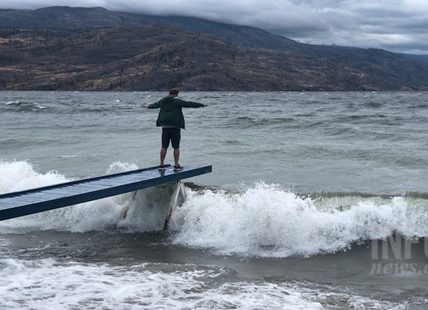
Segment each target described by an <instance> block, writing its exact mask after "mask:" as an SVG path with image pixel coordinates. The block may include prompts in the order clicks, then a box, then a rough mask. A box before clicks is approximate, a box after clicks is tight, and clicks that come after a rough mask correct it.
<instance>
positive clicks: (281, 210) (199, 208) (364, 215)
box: [170, 183, 428, 257]
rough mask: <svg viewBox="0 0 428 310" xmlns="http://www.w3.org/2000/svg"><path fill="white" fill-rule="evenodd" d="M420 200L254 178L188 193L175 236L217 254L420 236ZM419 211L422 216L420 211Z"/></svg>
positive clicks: (284, 251)
mask: <svg viewBox="0 0 428 310" xmlns="http://www.w3.org/2000/svg"><path fill="white" fill-rule="evenodd" d="M423 204H424V206H423V207H421V206H419V208H415V205H411V206H409V201H408V200H406V199H404V198H403V197H395V198H391V199H382V198H380V197H374V198H362V197H345V198H332V199H323V200H315V199H311V198H310V197H309V198H302V197H299V196H297V195H296V194H294V193H292V192H289V191H286V190H283V189H281V188H279V187H278V186H275V185H267V184H264V183H258V184H256V185H255V186H254V188H250V189H247V190H244V191H243V192H240V193H229V194H228V193H226V192H224V191H220V192H212V191H209V190H207V191H205V192H203V193H202V194H196V193H188V199H187V201H186V202H185V204H184V205H183V206H182V207H181V208H179V209H177V210H176V211H175V213H174V214H173V216H172V219H171V222H170V227H171V229H173V230H174V231H176V235H175V236H174V242H175V243H178V244H183V245H187V246H193V247H202V248H213V249H214V250H215V251H216V252H219V253H221V254H235V253H238V254H240V255H257V256H273V257H287V256H292V255H303V256H309V255H314V254H318V253H325V252H329V253H332V252H335V251H338V250H343V249H347V248H349V247H350V245H351V244H352V243H354V242H360V241H365V240H369V239H379V238H380V239H382V238H386V237H387V236H389V235H391V234H392V233H393V232H399V233H401V234H402V235H404V236H406V235H407V236H425V235H426V234H427V233H428V228H427V227H426V225H425V224H424V221H423V220H421V218H422V219H423V218H426V215H427V211H426V210H427V209H428V205H427V201H426V200H425V201H423ZM423 215H424V216H423Z"/></svg>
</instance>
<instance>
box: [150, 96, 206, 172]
mask: <svg viewBox="0 0 428 310" xmlns="http://www.w3.org/2000/svg"><path fill="white" fill-rule="evenodd" d="M144 106H145V107H146V108H148V109H159V108H160V111H159V115H158V118H157V120H156V126H159V127H162V148H161V150H160V165H159V170H165V163H164V161H165V157H166V152H167V150H168V147H169V143H170V141H171V145H172V148H173V149H174V171H179V170H183V167H181V166H180V164H179V159H180V139H181V128H183V129H184V128H185V123H184V115H183V111H182V108H201V107H207V106H209V104H207V103H198V102H192V101H185V100H181V99H179V98H178V89H176V88H173V89H171V90H170V91H169V95H168V96H166V97H164V98H162V99H161V100H159V101H158V102H155V103H152V104H145V105H144Z"/></svg>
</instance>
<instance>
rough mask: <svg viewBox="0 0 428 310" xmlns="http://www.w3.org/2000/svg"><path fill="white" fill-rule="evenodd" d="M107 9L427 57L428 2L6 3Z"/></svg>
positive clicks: (10, 3) (5, 0) (5, 3)
mask: <svg viewBox="0 0 428 310" xmlns="http://www.w3.org/2000/svg"><path fill="white" fill-rule="evenodd" d="M54 5H68V6H74V7H78V6H81V7H95V6H98V7H104V8H106V9H108V10H112V11H124V12H134V13H144V14H159V15H184V16H194V17H200V18H205V19H210V20H214V21H219V22H225V23H233V24H238V25H247V26H254V27H258V28H261V29H264V30H267V31H269V32H272V33H275V34H280V35H283V36H286V37H288V38H291V39H294V40H297V41H299V42H305V43H311V44H325V45H332V44H335V45H343V46H354V47H363V48H371V47H372V48H382V49H386V50H390V51H393V52H402V53H414V54H428V44H427V43H426V41H427V39H426V38H427V37H428V1H426V0H234V1H230V0H204V1H202V0H181V1H177V0H156V1H148V0H145V1H144V0H143V1H141V0H139V1H137V0H120V1H119V0H73V1H71V0H57V1H52V0H23V1H22V0H19V1H18V0H2V4H0V7H1V8H15V9H36V8H40V7H46V6H54Z"/></svg>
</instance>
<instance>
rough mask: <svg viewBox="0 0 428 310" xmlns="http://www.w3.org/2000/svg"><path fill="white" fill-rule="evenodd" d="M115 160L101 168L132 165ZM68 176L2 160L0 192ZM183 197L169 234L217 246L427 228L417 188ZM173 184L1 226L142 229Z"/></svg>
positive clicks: (339, 246) (162, 210) (283, 247)
mask: <svg viewBox="0 0 428 310" xmlns="http://www.w3.org/2000/svg"><path fill="white" fill-rule="evenodd" d="M137 168H138V167H136V166H135V165H133V164H126V163H125V164H124V163H119V162H118V163H114V164H112V165H111V166H110V167H109V168H108V170H107V174H111V173H118V172H124V171H129V170H133V169H137ZM67 181H70V180H68V179H67V178H65V177H64V176H63V175H61V174H58V173H56V172H54V171H52V172H48V173H45V174H41V173H38V172H36V171H35V170H34V168H33V167H32V166H31V164H29V163H27V162H1V163H0V192H1V193H7V192H11V191H19V190H25V189H30V188H35V187H40V186H47V185H53V184H58V183H61V182H67ZM185 190H186V196H187V198H186V201H185V203H184V204H183V205H182V206H181V207H180V208H177V209H176V210H175V212H174V213H173V215H172V218H171V220H170V222H169V231H170V240H171V242H172V243H174V244H181V245H184V246H190V247H195V248H204V249H206V248H209V249H211V250H212V251H214V252H215V253H221V254H230V255H233V254H238V255H244V256H247V255H250V256H262V257H289V256H305V257H307V256H311V255H316V254H322V253H334V252H336V251H343V250H347V249H350V248H351V247H352V245H353V244H355V243H363V242H365V241H367V240H373V239H385V238H387V237H388V236H391V235H392V234H393V233H399V234H401V235H402V236H405V237H408V238H414V237H417V238H418V237H425V236H427V235H428V225H427V221H428V199H426V198H425V196H423V195H422V196H421V195H410V196H395V197H383V196H367V195H358V194H344V193H342V194H340V195H339V194H332V193H330V194H328V193H327V194H325V195H318V196H302V195H297V194H295V193H293V192H291V191H289V190H286V189H283V188H281V187H280V186H278V185H272V184H265V183H257V184H254V185H253V186H251V187H245V188H244V189H242V190H235V191H224V190H216V189H212V188H207V187H199V188H198V187H196V188H190V185H188V186H187V187H186V189H185ZM172 191H173V186H172V185H165V186H158V187H153V188H148V189H144V190H141V191H138V192H134V193H127V194H123V195H118V196H113V197H108V198H104V199H100V200H96V201H91V202H87V203H82V204H78V205H74V206H70V207H66V208H61V209H57V210H52V211H49V212H43V213H38V214H34V215H30V216H25V217H21V218H16V219H12V220H7V221H2V222H0V233H26V232H29V231H31V232H34V231H38V230H40V231H45V230H57V231H68V232H73V233H76V232H78V233H85V232H89V231H106V232H111V233H123V232H125V233H141V232H148V231H159V230H162V229H163V225H164V222H165V216H166V214H167V212H168V204H169V201H170V197H171V193H172Z"/></svg>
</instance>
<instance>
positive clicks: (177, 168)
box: [174, 165, 183, 171]
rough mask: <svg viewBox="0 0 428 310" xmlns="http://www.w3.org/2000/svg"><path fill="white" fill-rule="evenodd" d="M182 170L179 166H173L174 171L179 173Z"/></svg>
mask: <svg viewBox="0 0 428 310" xmlns="http://www.w3.org/2000/svg"><path fill="white" fill-rule="evenodd" d="M181 170H183V167H181V166H180V165H177V166H174V171H181Z"/></svg>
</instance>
